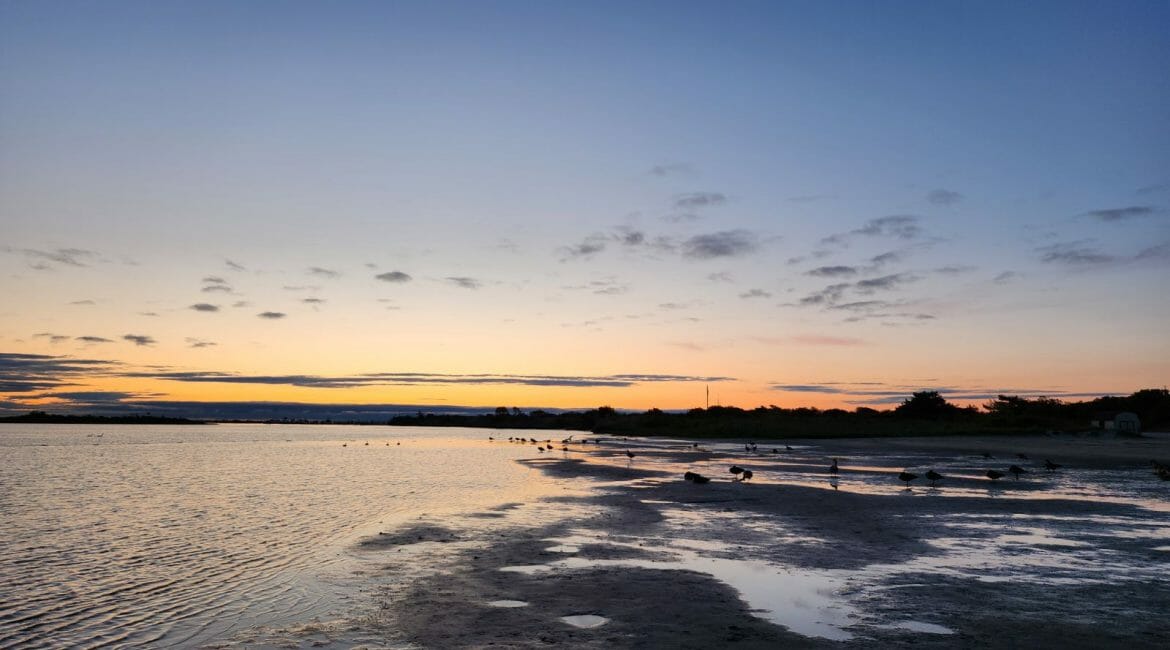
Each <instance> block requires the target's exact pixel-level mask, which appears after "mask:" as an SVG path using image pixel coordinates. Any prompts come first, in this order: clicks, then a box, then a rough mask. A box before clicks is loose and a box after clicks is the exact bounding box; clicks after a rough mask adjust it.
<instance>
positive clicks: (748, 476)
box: [743, 469, 755, 481]
mask: <svg viewBox="0 0 1170 650" xmlns="http://www.w3.org/2000/svg"><path fill="white" fill-rule="evenodd" d="M753 476H755V474H752V471H751V470H750V469H745V470H744V471H743V480H745V481H748V480H751V478H752V477H753Z"/></svg>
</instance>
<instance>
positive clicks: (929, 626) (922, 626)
mask: <svg viewBox="0 0 1170 650" xmlns="http://www.w3.org/2000/svg"><path fill="white" fill-rule="evenodd" d="M876 627H878V628H880V629H883V630H909V631H911V632H921V633H923V634H954V633H955V631H954V630H952V629H951V628H949V627H943V626H941V625H935V624H934V623H923V622H921V621H902V622H900V623H890V624H889V625H878V626H876Z"/></svg>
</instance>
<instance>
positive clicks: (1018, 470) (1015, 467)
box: [1008, 465, 1028, 481]
mask: <svg viewBox="0 0 1170 650" xmlns="http://www.w3.org/2000/svg"><path fill="white" fill-rule="evenodd" d="M1008 471H1009V472H1011V473H1012V474H1015V475H1016V480H1017V481H1018V480H1020V474H1027V473H1028V470H1026V469H1024V468H1023V467H1020V466H1019V465H1012V466H1011V467H1009V468H1008Z"/></svg>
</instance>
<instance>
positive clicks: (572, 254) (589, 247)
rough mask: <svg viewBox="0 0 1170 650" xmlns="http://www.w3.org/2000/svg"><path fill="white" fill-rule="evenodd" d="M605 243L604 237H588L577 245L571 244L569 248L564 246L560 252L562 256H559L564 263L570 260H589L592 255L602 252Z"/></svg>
mask: <svg viewBox="0 0 1170 650" xmlns="http://www.w3.org/2000/svg"><path fill="white" fill-rule="evenodd" d="M606 243H607V238H606V237H605V236H603V235H590V236H588V237H586V238H585V240H584V241H582V242H581V243H579V244H573V245H571V246H565V247H564V248H562V249H561V250H562V252H563V253H564V254H563V255H562V256H561V261H562V262H564V261H567V260H571V259H581V258H585V259H588V258H591V257H593V256H594V255H596V254H598V253H600V252H602V251H604V250H605V246H606Z"/></svg>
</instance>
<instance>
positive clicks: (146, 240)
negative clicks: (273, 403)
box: [0, 2, 1170, 408]
mask: <svg viewBox="0 0 1170 650" xmlns="http://www.w3.org/2000/svg"><path fill="white" fill-rule="evenodd" d="M194 7H195V5H189V6H188V5H173V4H166V5H159V4H158V3H145V2H141V3H140V2H126V3H119V4H118V5H117V6H115V7H109V6H102V7H100V8H99V7H97V6H93V5H88V4H83V3H76V4H69V8H68V10H62V9H61V5H60V4H59V3H55V4H54V5H48V6H47V5H45V4H44V3H32V2H25V3H5V5H4V7H3V8H0V42H2V43H4V45H3V52H4V56H3V60H4V65H3V66H0V88H2V90H3V92H2V93H0V110H2V111H3V114H4V120H3V123H2V125H0V137H2V138H3V140H4V143H5V144H4V147H3V149H2V150H0V195H2V196H4V200H3V201H2V202H0V223H2V224H3V244H2V246H0V274H3V277H4V278H5V283H4V287H5V304H6V305H8V306H7V307H5V308H2V309H0V351H3V352H8V353H25V354H28V353H33V354H46V355H53V356H69V357H73V358H77V359H92V360H102V361H116V362H120V364H124V365H119V366H117V367H115V368H108V369H106V371H105V372H102V373H98V372H95V371H93V370H92V369H91V370H86V371H84V372H81V373H79V374H74V375H56V376H55V378H56V379H57V381H56V383H50V384H48V385H47V386H44V387H40V388H37V389H35V390H25V391H23V392H17V391H15V390H12V389H14V388H17V387H16V386H14V385H10V384H9V382H8V380H9V379H10V377H15V378H18V379H19V378H20V377H21V376H23V375H21V374H20V372H18V371H16V370H12V369H10V368H9V367H8V365H7V364H5V365H0V380H3V381H0V398H5V399H8V400H12V399H14V398H16V399H20V400H21V401H20V403H19V404H18V405H17V406H18V407H21V408H23V406H24V405H27V404H36V403H40V404H48V403H51V400H47V399H46V398H43V397H42V398H40V399H37V396H43V395H45V394H46V393H52V392H66V391H69V392H74V393H82V392H83V393H88V394H89V396H88V397H84V398H83V397H78V396H76V395H64V396H61V397H60V398H58V400H60V401H65V402H74V403H82V404H92V403H97V402H101V401H102V400H101V398H100V397H95V395H96V394H99V393H105V394H106V395H107V398H106V400H105V401H106V402H110V401H113V402H118V401H123V400H130V401H133V400H136V399H139V400H140V399H163V398H167V399H174V400H224V401H232V400H235V401H239V400H279V401H294V402H295V401H302V402H334V403H337V402H344V403H353V404H362V403H374V402H396V403H405V404H451V405H457V404H467V405H497V404H508V405H512V404H520V405H522V406H565V407H578V406H596V405H598V404H602V403H610V404H613V405H614V406H620V407H630V408H648V407H651V406H659V407H663V408H682V407H691V406H696V405H701V404H702V403H703V401H704V399H705V394H704V389H703V386H702V385H700V384H703V385H706V384H710V387H711V401H712V403H722V404H736V405H741V406H748V407H754V406H757V405H760V404H772V403H775V404H781V405H785V406H794V405H800V404H813V405H820V406H827V405H840V404H845V405H855V404H862V403H878V404H885V403H889V402H891V401H892V402H897V401H899V400H900V399H901V398H902V397H904V396H905V395H906V394H907V393H908V392H910V391H912V390H916V389H921V388H941V389H944V390H946V391H948V394H950V395H952V396H953V397H954V399H957V400H962V399H968V400H971V401H975V402H979V401H982V400H983V399H984V396H985V395H995V394H996V393H1001V392H1002V393H1022V394H1036V393H1040V392H1048V393H1050V394H1055V395H1063V396H1066V397H1071V398H1076V397H1079V396H1082V395H1089V394H1096V393H1099V392H1103V391H1104V392H1112V393H1128V392H1131V391H1133V390H1136V389H1138V388H1142V387H1149V386H1160V385H1161V384H1162V383H1164V379H1165V376H1166V374H1167V370H1170V366H1168V365H1167V361H1166V360H1167V359H1170V347H1168V346H1170V340H1168V339H1167V337H1166V336H1165V335H1164V332H1163V329H1164V327H1163V324H1164V323H1165V321H1166V320H1167V317H1168V316H1170V304H1168V303H1167V301H1165V300H1159V299H1157V296H1159V295H1161V293H1160V284H1159V282H1160V279H1161V278H1162V277H1164V276H1165V273H1166V270H1167V262H1168V260H1170V227H1168V225H1167V224H1168V221H1167V217H1168V214H1170V213H1168V212H1167V206H1168V203H1167V197H1168V196H1170V178H1168V177H1167V176H1166V170H1167V169H1168V168H1170V165H1168V164H1167V163H1170V156H1168V154H1167V153H1166V152H1168V151H1170V131H1167V129H1165V125H1164V119H1163V116H1164V115H1165V114H1166V109H1167V108H1170V106H1168V98H1167V95H1166V93H1165V90H1164V83H1162V81H1163V76H1164V75H1163V71H1164V70H1165V69H1166V67H1167V64H1168V63H1170V46H1168V44H1167V39H1166V38H1165V35H1164V33H1163V32H1164V30H1162V29H1160V28H1161V26H1162V25H1165V24H1166V23H1167V21H1168V20H1170V15H1168V13H1167V12H1168V10H1167V7H1166V6H1165V5H1164V4H1162V3H1126V4H1125V5H1123V6H1120V7H1113V6H1109V7H1105V6H1092V5H1090V6H1084V7H1078V8H1077V10H1076V11H1067V8H1066V7H1065V6H1064V4H1063V3H1035V4H1030V5H1029V6H1028V7H1019V6H1017V5H1015V4H1010V5H1009V4H996V3H980V4H979V5H978V6H971V7H967V6H964V7H955V6H952V5H946V4H940V5H930V6H923V5H921V4H917V3H916V4H914V5H912V7H913V10H912V11H910V10H907V11H890V10H889V9H888V8H886V7H873V6H870V5H869V4H867V3H853V2H842V3H835V4H833V3H828V4H825V5H823V6H811V5H791V6H772V5H769V4H763V5H750V6H749V5H742V6H738V7H736V8H734V9H732V10H728V9H726V8H719V9H716V8H715V7H714V6H702V5H698V6H686V7H680V6H676V5H673V4H672V5H671V6H669V8H668V7H666V6H665V5H653V4H648V5H644V6H639V7H629V6H627V5H626V4H618V3H613V4H611V5H608V10H607V7H606V6H605V5H604V4H602V5H599V4H597V3H590V5H589V7H588V8H586V7H584V6H579V7H577V6H566V5H559V4H558V5H548V6H521V5H505V6H499V5H490V6H487V5H485V6H476V5H474V4H467V5H463V4H456V5H436V4H432V3H426V4H424V3H419V4H405V3H395V4H394V5H392V6H387V5H384V4H381V3H365V2H352V3H345V4H343V5H340V6H337V5H330V6H325V5H318V4H309V3H292V4H282V5H281V8H280V9H279V10H276V8H275V7H271V6H267V5H264V4H248V5H239V4H237V3H223V2H212V3H199V5H198V7H199V9H198V10H196V9H195V8H194ZM716 12H717V13H716ZM714 25H717V26H718V27H717V28H716V27H712V26H714ZM262 314H267V315H266V316H261V315H262ZM386 372H394V373H405V374H409V375H412V377H413V379H412V380H411V381H406V380H403V379H402V378H398V379H394V380H387V378H384V377H383V378H381V380H369V379H368V377H367V376H368V375H369V374H371V373H386ZM144 373H145V374H146V375H149V376H142V375H143V374H144ZM163 373H203V379H202V380H199V379H192V378H191V376H190V375H185V374H184V375H174V376H170V377H167V378H161V377H159V376H157V375H160V374H163ZM207 373H223V374H221V375H219V376H220V378H223V377H227V376H231V377H234V380H233V381H232V382H230V383H228V382H216V381H207V377H206V375H207ZM630 374H637V375H642V376H641V377H638V378H635V379H630V380H627V381H620V380H617V381H615V380H614V378H616V377H620V376H622V375H630ZM481 375H493V376H496V377H497V378H506V379H507V381H503V380H494V381H485V380H482V379H476V378H475V377H477V376H481ZM645 375H655V376H656V377H646V376H645ZM362 377H365V378H366V380H363V381H348V382H347V381H341V382H333V383H330V382H327V381H319V380H320V379H322V378H324V379H329V378H333V379H337V378H342V379H344V378H350V379H353V378H362ZM436 377H439V378H438V379H436ZM306 378H308V379H317V380H318V381H307V380H306ZM566 378H567V379H568V380H569V381H565V379H566ZM550 379H551V381H550ZM67 384H68V385H67ZM111 394H114V395H111Z"/></svg>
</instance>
